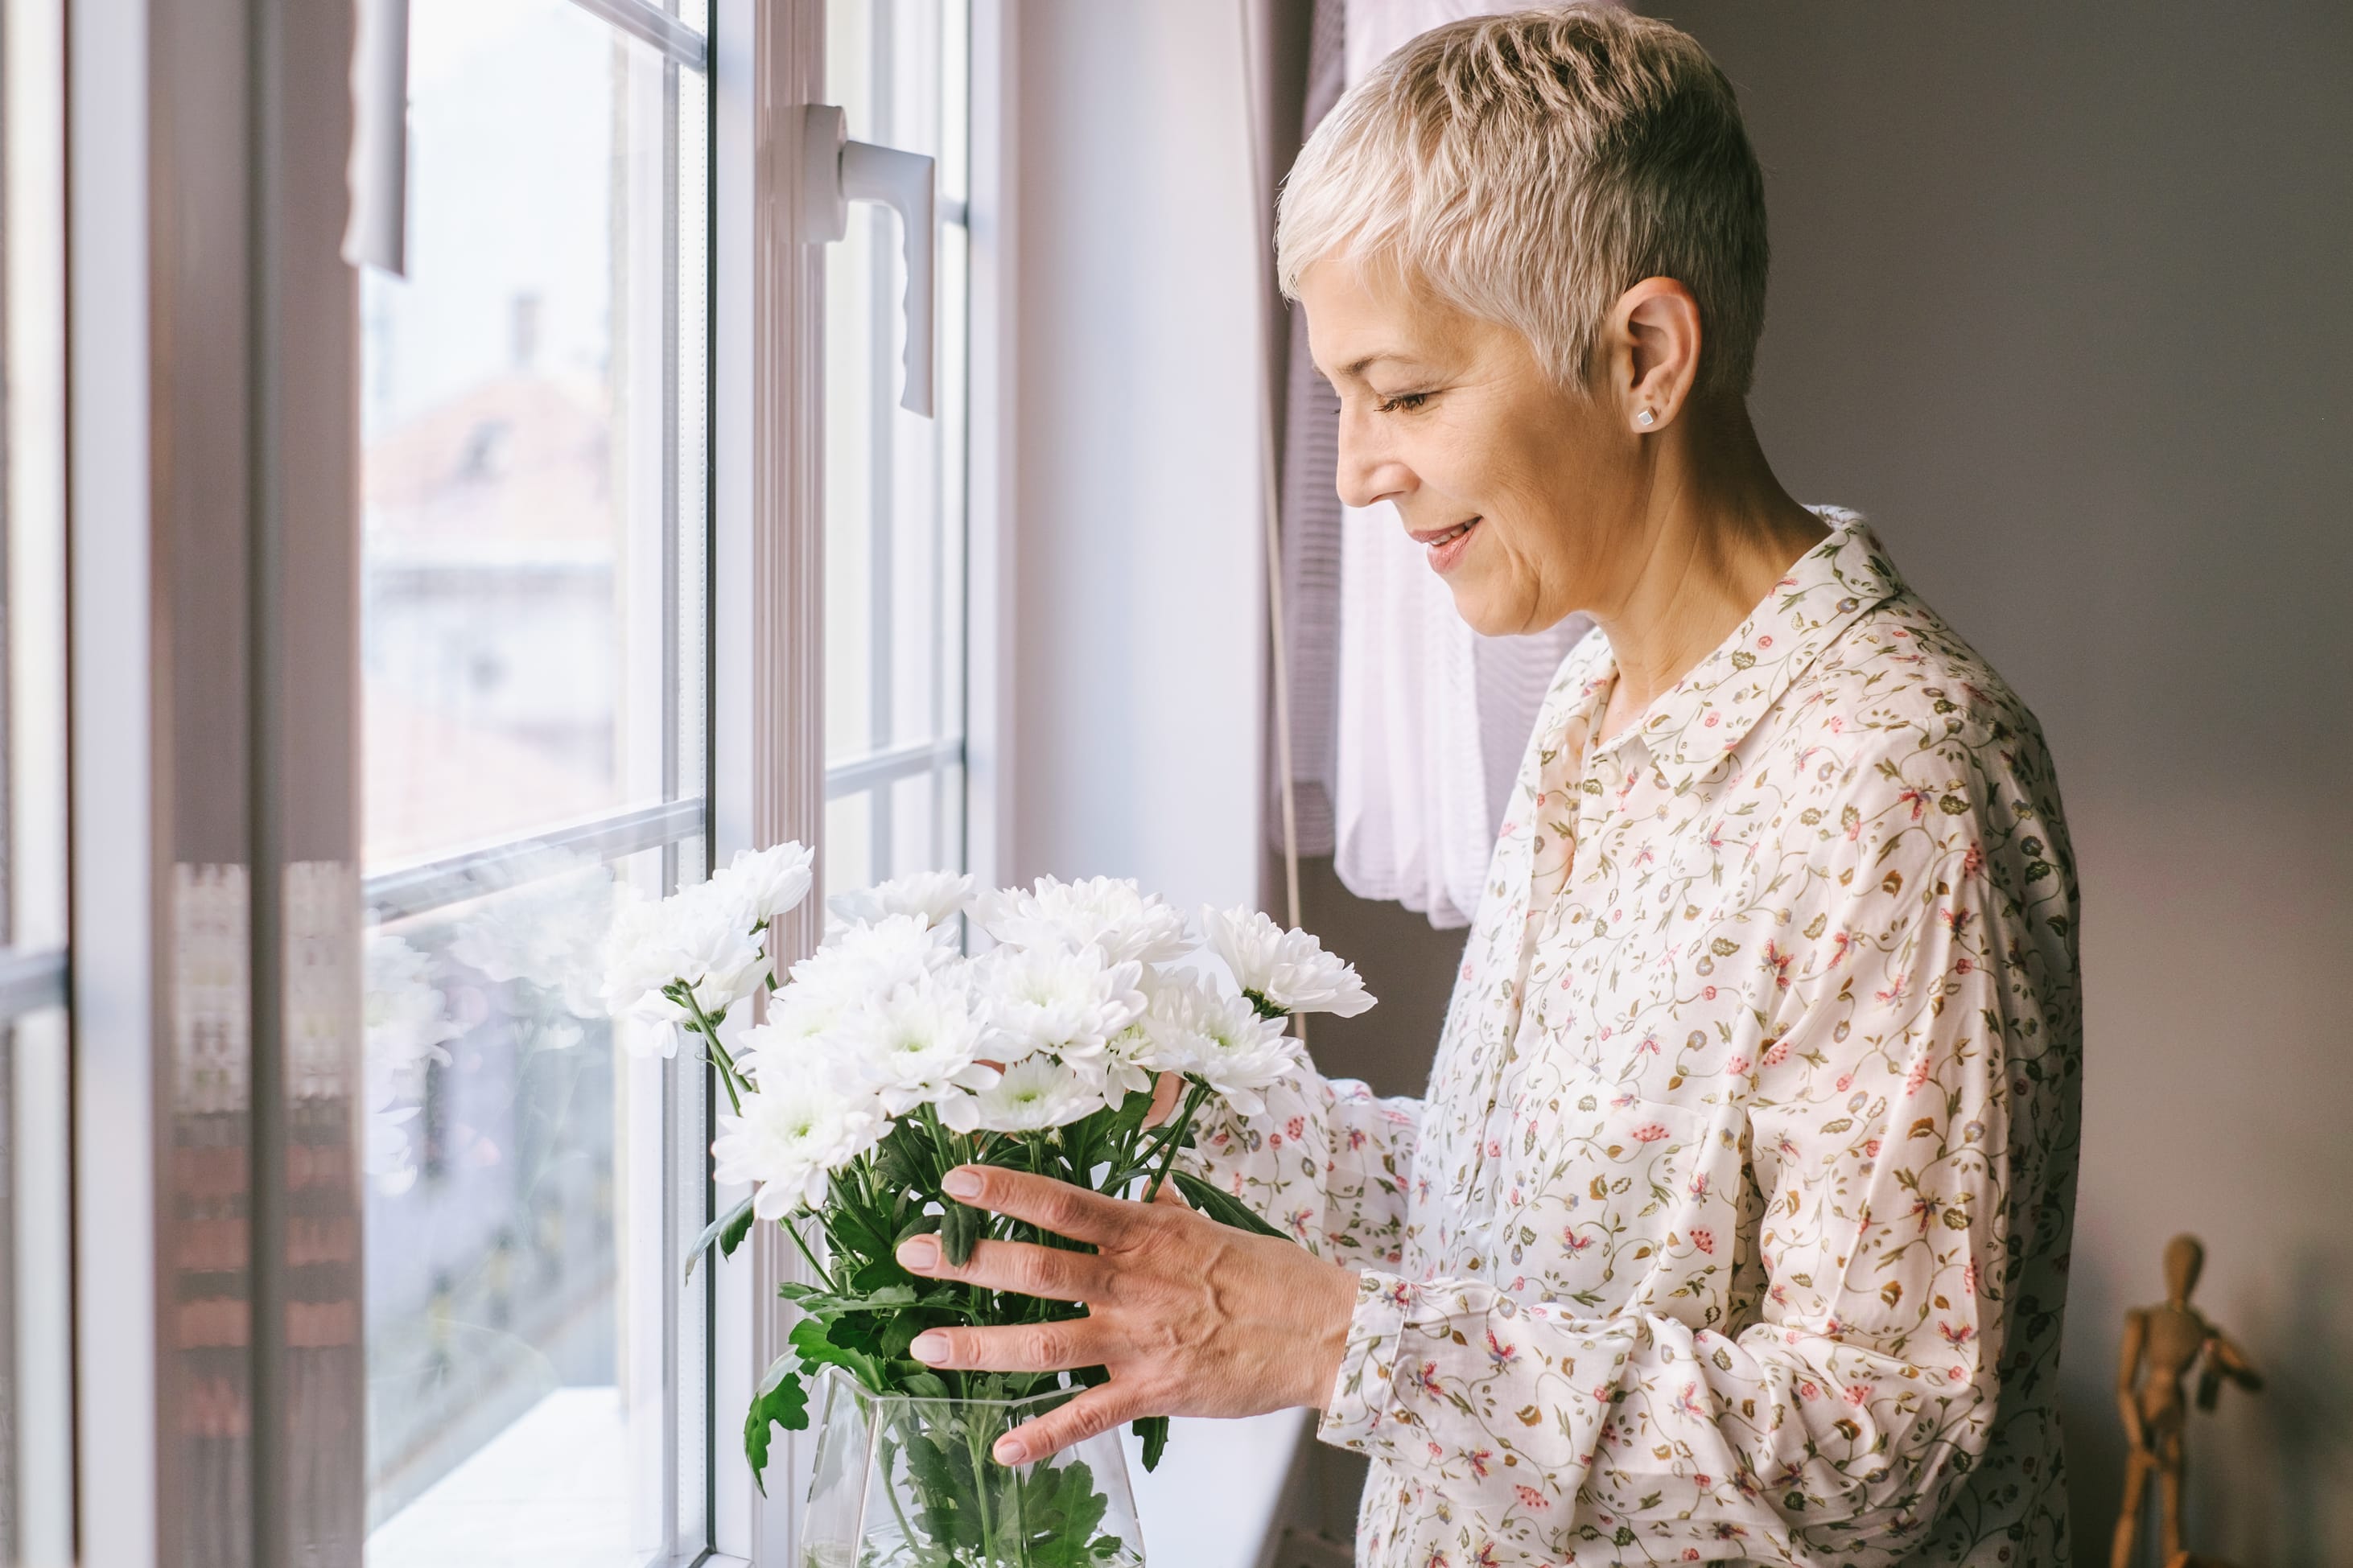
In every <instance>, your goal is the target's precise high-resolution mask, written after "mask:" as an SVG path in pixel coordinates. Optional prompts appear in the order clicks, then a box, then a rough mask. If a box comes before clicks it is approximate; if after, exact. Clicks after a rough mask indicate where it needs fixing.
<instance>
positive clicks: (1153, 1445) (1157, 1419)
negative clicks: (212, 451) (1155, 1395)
mask: <svg viewBox="0 0 2353 1568" xmlns="http://www.w3.org/2000/svg"><path fill="white" fill-rule="evenodd" d="M1130 1429H1131V1430H1132V1431H1134V1434H1135V1435H1136V1436H1137V1437H1139V1438H1141V1439H1142V1440H1143V1442H1144V1468H1145V1469H1147V1470H1149V1469H1154V1468H1157V1467H1158V1465H1159V1463H1160V1456H1161V1454H1162V1453H1163V1452H1164V1451H1165V1450H1166V1448H1167V1447H1168V1417H1166V1415H1146V1416H1145V1417H1144V1419H1142V1420H1141V1421H1138V1422H1136V1423H1135V1424H1134V1426H1133V1427H1131V1428H1130Z"/></svg>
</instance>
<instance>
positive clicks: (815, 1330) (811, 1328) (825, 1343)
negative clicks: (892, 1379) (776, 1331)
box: [786, 1318, 884, 1394]
mask: <svg viewBox="0 0 2353 1568" xmlns="http://www.w3.org/2000/svg"><path fill="white" fill-rule="evenodd" d="M858 1321H863V1320H862V1319H861V1318H851V1319H846V1320H845V1319H837V1320H835V1321H834V1322H833V1323H832V1324H830V1325H828V1324H827V1323H825V1322H823V1321H819V1320H818V1319H816V1318H803V1319H802V1320H801V1321H799V1322H797V1323H795V1324H794V1325H793V1331H792V1332H791V1334H789V1335H788V1336H786V1343H788V1344H790V1345H791V1346H792V1347H793V1349H794V1350H796V1351H797V1352H800V1358H801V1361H802V1363H804V1364H806V1365H808V1366H838V1367H839V1368H841V1370H842V1371H844V1372H846V1373H849V1375H850V1376H852V1377H854V1378H856V1379H858V1381H859V1382H860V1383H862V1384H865V1385H866V1386H867V1388H868V1389H869V1390H870V1391H871V1392H873V1393H875V1394H881V1393H882V1392H884V1384H883V1368H882V1363H881V1358H879V1357H878V1356H876V1355H875V1354H874V1353H873V1352H871V1351H868V1350H864V1349H861V1348H860V1347H858V1346H856V1345H845V1344H840V1343H837V1342H835V1341H833V1340H831V1339H829V1338H828V1337H827V1336H828V1331H829V1329H830V1328H844V1327H848V1326H849V1323H851V1322H858Z"/></svg>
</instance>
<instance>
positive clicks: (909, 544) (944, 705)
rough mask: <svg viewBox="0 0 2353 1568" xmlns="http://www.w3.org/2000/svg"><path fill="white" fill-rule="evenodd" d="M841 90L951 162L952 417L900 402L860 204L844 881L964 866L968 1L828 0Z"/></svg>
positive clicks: (835, 597)
mask: <svg viewBox="0 0 2353 1568" xmlns="http://www.w3.org/2000/svg"><path fill="white" fill-rule="evenodd" d="M825 27H826V42H825V83H826V94H827V97H828V101H830V102H833V103H837V104H839V105H840V106H841V109H842V111H843V113H844V116H845V117H846V119H847V121H848V123H849V134H850V136H851V137H853V138H855V139H857V140H859V141H861V142H874V143H877V144H879V145H882V146H888V147H896V148H899V149H902V150H903V151H906V152H911V153H923V154H926V155H928V156H930V157H933V158H934V159H936V160H937V176H938V181H939V210H940V226H939V252H938V270H937V278H938V289H939V304H938V310H939V315H938V333H939V341H938V353H939V358H938V362H937V383H936V385H937V393H936V401H935V405H934V406H935V408H936V410H937V417H935V418H930V419H926V418H923V417H920V416H916V415H913V414H910V413H908V412H906V411H905V410H904V409H902V408H901V407H900V406H899V397H900V393H901V383H900V376H901V374H902V371H901V369H900V366H901V363H902V348H903V346H904V337H905V330H906V328H905V315H904V312H903V310H902V309H901V298H902V292H903V290H904V289H905V287H906V283H905V275H904V271H903V268H902V262H901V247H900V237H899V232H898V219H897V218H896V217H894V216H892V214H891V212H890V211H889V210H888V209H886V208H883V207H881V206H876V205H859V206H855V207H853V208H852V209H851V212H850V218H849V235H848V236H847V237H846V238H844V239H843V240H842V241H841V242H840V243H839V244H837V245H833V246H830V247H828V250H827V255H826V262H825V268H826V272H825V351H824V352H825V389H826V400H825V425H826V430H825V628H826V629H825V645H826V646H825V713H826V725H825V728H826V734H825V753H826V814H825V842H824V846H823V854H822V855H821V857H820V858H819V867H820V869H821V871H822V873H823V876H824V879H825V884H826V887H827V889H828V890H829V891H838V890H840V889H852V888H861V887H865V886H867V885H869V884H871V883H872V882H877V881H880V880H881V879H885V878H888V877H892V876H897V875H900V874H902V873H903V872H908V871H914V870H928V869H934V868H958V867H961V866H962V865H963V864H964V863H965V842H964V840H965V812H964V774H965V745H964V736H965V727H964V726H965V673H964V672H965V319H966V300H967V292H968V291H967V279H968V278H969V272H970V265H971V241H970V235H969V231H968V228H967V226H966V223H965V215H966V203H967V201H968V199H969V188H970V166H971V151H970V148H971V138H970V133H969V122H970V114H969V111H968V109H967V92H968V83H969V79H970V71H969V67H968V58H969V39H970V24H969V16H968V8H967V6H966V5H965V4H964V3H963V0H882V3H870V0H828V5H827V6H826V14H825Z"/></svg>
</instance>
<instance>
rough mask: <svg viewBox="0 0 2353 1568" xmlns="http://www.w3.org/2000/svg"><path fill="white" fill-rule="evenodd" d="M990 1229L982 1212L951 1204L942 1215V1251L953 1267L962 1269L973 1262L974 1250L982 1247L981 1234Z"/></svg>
mask: <svg viewBox="0 0 2353 1568" xmlns="http://www.w3.org/2000/svg"><path fill="white" fill-rule="evenodd" d="M987 1228H988V1220H987V1215H983V1214H982V1213H981V1212H980V1210H978V1209H974V1208H966V1207H965V1205H962V1204H958V1203H951V1204H949V1205H947V1212H946V1213H944V1214H943V1215H940V1249H941V1251H942V1252H944V1254H945V1255H946V1257H947V1260H948V1263H949V1265H950V1266H951V1267H953V1268H963V1267H964V1266H965V1264H967V1263H969V1262H971V1261H972V1249H973V1248H974V1247H978V1246H979V1245H980V1237H981V1233H982V1232H983V1231H984V1230H986V1229H987Z"/></svg>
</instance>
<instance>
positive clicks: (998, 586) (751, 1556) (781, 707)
mask: <svg viewBox="0 0 2353 1568" xmlns="http://www.w3.org/2000/svg"><path fill="white" fill-rule="evenodd" d="M1009 11H1010V5H1008V0H972V20H971V34H970V55H969V62H970V63H969V69H970V73H971V90H970V100H969V101H970V114H971V121H972V124H971V132H970V134H971V142H970V148H971V172H970V181H971V186H970V189H971V196H970V199H969V201H968V202H967V204H966V208H965V214H964V215H962V216H964V219H965V223H966V224H967V225H968V226H969V231H970V234H971V269H970V272H969V285H968V301H967V315H966V322H967V332H968V334H969V346H968V349H967V356H968V357H967V360H966V364H967V376H968V383H969V389H968V393H967V398H966V406H967V408H968V409H969V415H968V418H969V426H968V431H967V436H966V464H967V468H966V479H965V496H966V500H965V574H966V575H965V615H964V627H965V693H964V710H965V720H964V725H963V731H962V734H961V737H959V738H953V739H952V738H946V737H935V738H934V739H933V740H932V741H929V742H923V743H921V744H920V745H919V746H915V747H910V748H906V749H907V750H911V751H927V752H933V753H936V752H937V751H938V750H939V749H941V748H944V747H946V746H952V745H960V748H961V753H960V754H961V760H962V762H963V763H964V767H965V834H964V841H965V864H966V865H967V866H968V867H969V868H971V869H972V870H973V871H974V872H975V873H976V875H979V876H981V877H982V878H984V879H989V878H994V877H997V876H998V875H999V874H1000V872H1001V870H1002V861H1003V847H1004V845H1005V843H1006V826H1008V824H1009V820H1010V799H1009V792H1008V788H1007V775H1008V772H1009V770H1008V767H1007V765H1006V763H1005V760H1004V757H1005V747H1004V746H1003V744H1002V742H1001V739H1000V736H1001V733H1002V722H1003V717H1004V715H1005V714H1007V712H1008V710H1009V704H1008V701H1007V700H1006V698H1005V693H1004V684H1003V683H1004V681H1005V679H1007V677H1008V674H1009V671H1010V668H1011V659H1010V655H1009V647H1008V645H1007V644H1006V642H1005V640H1004V639H1005V625H1006V620H1005V617H1004V616H1002V615H1001V614H1000V613H999V612H998V608H997V606H998V605H1000V604H1001V603H1002V597H1001V595H1003V593H1004V592H1005V591H1006V587H1007V584H1006V583H1005V578H1004V574H1003V573H1002V569H1001V562H1002V555H1003V551H1002V546H1001V543H1000V541H1001V538H1002V528H1003V520H1004V519H1005V518H1006V517H1008V515H1009V513H1010V505H1009V500H1010V487H1011V472H1010V465H1009V463H1008V461H1007V458H1006V442H1007V441H1008V437H1009V430H1010V425H1009V420H1010V414H1011V409H1010V402H1009V397H1010V393H1011V390H1012V386H1013V374H1012V372H1013V365H1012V360H1011V354H1010V342H1011V332H1010V321H1009V310H1010V300H1011V298H1012V292H1011V288H1010V279H1011V278H1012V275H1013V274H1012V267H1011V258H1010V255H1009V253H1008V252H1009V246H1010V240H1011V226H1010V225H1009V224H1008V223H1007V222H1006V209H1007V202H1008V195H1009V194H1010V185H1011V168H1010V165H1009V162H1008V159H1007V157H1006V155H1005V153H1006V149H1007V147H1008V143H1009V138H1008V135H1007V133H1006V125H1007V123H1008V119H1009V116H1010V115H1011V113H1012V112H1013V109H1012V106H1013V105H1014V103H1015V102H1016V101H1017V98H1018V95H1017V92H1016V90H1015V89H1016V87H1017V83H1016V81H1015V79H1014V75H1013V53H1012V47H1011V44H1012V37H1013V33H1014V25H1013V18H1012V17H1011V16H1010V15H1009V14H1008V13H1009ZM824 89H825V5H824V0H713V5H712V106H713V115H714V135H713V148H712V169H713V192H712V230H713V243H712V257H713V286H712V328H713V331H714V334H715V340H716V341H715V345H714V349H713V353H712V454H713V463H712V527H713V538H712V570H713V596H712V615H713V639H712V660H713V669H712V731H713V733H712V762H713V766H712V833H713V837H712V850H713V856H714V858H715V859H717V860H720V861H722V862H723V861H724V860H725V858H727V857H729V856H732V855H733V854H734V853H735V851H736V850H738V849H742V848H747V847H754V846H755V845H768V844H774V843H777V842H780V841H782V840H785V839H788V838H789V839H797V840H798V841H799V842H801V843H803V844H809V845H817V844H820V843H822V842H823V832H824V823H825V805H826V801H827V799H828V768H827V765H826V755H825V715H824V697H825V684H824V665H823V659H824V651H825V642H824V596H825V575H824V553H823V542H824V531H825V496H824V489H823V484H822V472H821V468H820V467H819V464H820V462H821V459H822V455H823V452H824V449H825V448H824V423H823V416H824V404H825V399H824V382H823V374H824V353H823V335H822V334H823V323H824V309H823V306H824V299H823V294H824V279H825V257H824V252H823V250H822V248H821V247H819V246H818V245H817V244H814V243H811V242H808V241H807V240H805V239H804V238H803V237H802V235H803V229H802V223H801V179H802V169H803V164H802V158H801V132H802V114H801V110H802V106H803V105H806V104H813V103H821V102H823V101H825V97H824ZM894 368H895V367H894ZM907 761H908V760H907V759H903V758H900V757H898V756H896V755H895V754H891V755H890V757H889V762H890V763H891V764H892V765H899V766H904V765H907ZM879 765H882V759H880V758H864V759H854V760H852V761H851V762H850V763H848V764H846V766H849V767H858V768H860V769H865V768H869V767H875V766H879ZM842 766H844V765H838V769H837V772H836V773H835V775H834V779H833V781H832V783H833V784H834V785H835V787H837V788H838V787H839V786H840V784H841V783H842V781H843V777H844V774H843V772H842V771H840V768H841V767H842ZM910 771H921V770H920V769H911V770H910ZM852 776H853V777H854V775H852ZM822 925H823V910H821V909H820V908H819V907H818V903H817V901H816V900H809V901H808V902H806V903H804V904H803V905H802V906H801V907H800V908H799V909H797V910H793V911H792V912H791V913H790V914H789V915H787V916H786V918H785V919H784V920H783V921H779V922H778V925H777V927H776V930H775V931H773V932H772V934H771V938H770V941H771V951H772V952H774V953H775V954H776V957H777V958H778V959H779V960H780V961H781V962H784V963H789V962H792V961H794V960H797V959H798V958H800V957H802V956H804V955H806V954H807V952H810V951H812V950H813V949H814V948H815V946H816V944H817V941H818V935H819V933H820V931H821V929H822ZM742 1196H744V1193H743V1192H742V1191H741V1190H737V1189H724V1188H723V1189H721V1190H720V1192H719V1194H718V1200H717V1201H718V1202H719V1204H720V1205H722V1206H724V1205H728V1204H732V1203H733V1202H734V1201H735V1200H736V1199H738V1198H740V1197H742ZM799 1268H800V1264H799V1260H798V1259H797V1258H796V1257H795V1256H794V1255H793V1253H792V1249H791V1247H790V1246H789V1245H788V1244H787V1243H786V1240H785V1239H784V1237H782V1236H781V1235H780V1234H779V1233H778V1232H777V1231H776V1227H774V1226H755V1227H754V1230H753V1231H752V1233H751V1235H750V1237H748V1238H747V1239H746V1241H745V1244H744V1247H742V1248H740V1249H739V1250H738V1251H737V1252H736V1254H735V1256H734V1257H733V1258H731V1259H728V1260H726V1261H725V1262H723V1263H721V1264H720V1265H719V1266H718V1268H716V1269H715V1270H714V1271H713V1279H714V1282H715V1284H716V1287H717V1310H716V1325H715V1333H714V1338H713V1345H714V1352H715V1353H714V1358H713V1363H714V1375H713V1379H712V1408H713V1410H714V1411H715V1412H717V1413H720V1415H722V1416H723V1419H722V1420H720V1421H719V1422H718V1423H717V1426H718V1429H719V1431H720V1432H721V1433H722V1434H723V1436H722V1439H721V1445H720V1447H718V1448H717V1449H715V1450H714V1460H715V1462H714V1464H713V1466H712V1469H713V1473H714V1489H715V1498H714V1501H715V1507H714V1510H713V1522H714V1526H715V1530H716V1539H717V1542H718V1546H717V1554H716V1555H715V1556H714V1557H713V1558H712V1563H713V1564H726V1565H730V1568H742V1565H746V1564H751V1563H768V1564H781V1563H788V1562H791V1561H792V1556H791V1552H792V1547H793V1532H794V1529H795V1526H796V1524H797V1517H798V1510H799V1507H800V1503H801V1500H802V1497H803V1495H804V1493H805V1492H806V1489H807V1473H808V1465H809V1461H810V1458H811V1457H812V1455H813V1452H814V1442H815V1435H814V1433H812V1432H800V1433H783V1432H780V1433H777V1434H776V1435H775V1441H774V1446H773V1447H771V1450H770V1455H771V1458H770V1465H769V1469H768V1472H767V1477H766V1479H767V1489H766V1492H765V1495H764V1494H763V1493H761V1492H760V1491H759V1490H758V1489H755V1488H754V1485H753V1483H752V1477H751V1473H750V1470H749V1468H747V1467H745V1466H744V1465H743V1464H741V1463H730V1462H727V1461H728V1459H729V1458H730V1457H732V1456H733V1452H734V1442H733V1415H734V1413H735V1412H738V1411H741V1410H743V1409H744V1408H746V1407H747V1406H748V1405H749V1404H750V1402H751V1399H752V1397H753V1393H754V1388H755V1386H756V1384H757V1383H758V1381H759V1379H760V1377H761V1376H762V1374H763V1373H765V1371H766V1370H767V1368H768V1366H769V1365H770V1363H773V1362H774V1361H775V1359H776V1356H777V1355H779V1354H780V1353H782V1352H783V1351H784V1349H785V1343H784V1340H785V1330H786V1326H787V1325H786V1322H785V1321H784V1314H783V1313H782V1312H780V1311H779V1310H777V1309H776V1287H777V1286H778V1285H780V1284H783V1283H785V1282H786V1281H787V1280H791V1279H797V1278H798V1277H799Z"/></svg>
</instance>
